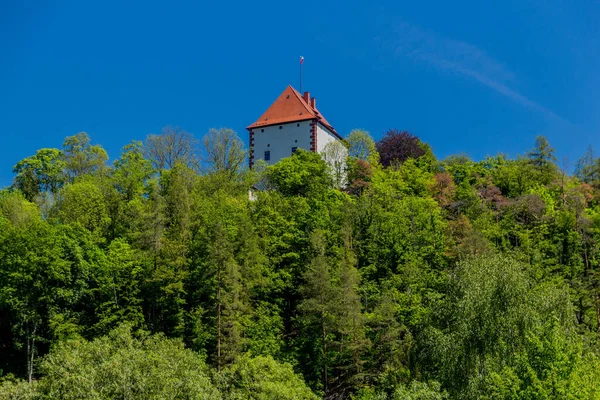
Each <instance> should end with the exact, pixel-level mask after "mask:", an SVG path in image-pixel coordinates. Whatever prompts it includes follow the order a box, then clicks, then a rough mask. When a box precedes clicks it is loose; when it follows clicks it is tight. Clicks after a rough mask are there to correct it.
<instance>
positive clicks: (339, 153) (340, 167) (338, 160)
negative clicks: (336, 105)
mask: <svg viewBox="0 0 600 400" xmlns="http://www.w3.org/2000/svg"><path fill="white" fill-rule="evenodd" d="M339 141H340V139H339V138H338V137H337V136H335V135H334V134H333V133H331V131H329V129H327V128H326V127H324V126H323V125H321V124H317V152H318V153H319V154H321V156H322V157H323V158H324V159H325V161H327V162H328V163H329V165H330V166H331V172H332V175H333V178H334V182H335V184H336V186H338V187H345V186H346V176H347V175H346V159H347V157H348V149H347V148H346V147H345V146H339V147H336V148H335V149H327V145H328V144H329V143H333V142H339ZM324 150H325V152H324ZM324 153H326V154H324Z"/></svg>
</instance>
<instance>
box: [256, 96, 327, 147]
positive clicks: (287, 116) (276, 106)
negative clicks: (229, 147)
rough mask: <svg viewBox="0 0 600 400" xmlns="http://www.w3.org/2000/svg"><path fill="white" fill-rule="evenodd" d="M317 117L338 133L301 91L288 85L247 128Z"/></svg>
mask: <svg viewBox="0 0 600 400" xmlns="http://www.w3.org/2000/svg"><path fill="white" fill-rule="evenodd" d="M309 119H317V120H318V122H320V123H321V124H322V125H324V126H325V127H327V129H329V130H331V131H332V132H333V133H335V134H336V135H337V132H336V131H335V129H334V128H333V126H331V124H330V123H329V122H327V120H326V119H325V118H324V117H323V116H322V115H321V113H320V112H319V111H317V109H316V108H313V107H312V106H311V105H310V104H309V103H308V102H307V101H306V100H304V98H303V97H302V95H301V94H300V93H298V92H297V91H296V90H295V89H294V88H293V87H292V86H288V87H287V88H286V89H285V90H284V91H283V93H281V95H279V97H278V98H277V100H275V101H274V102H273V104H271V106H270V107H269V108H268V109H267V111H265V112H264V113H263V115H261V116H260V118H259V119H257V120H256V122H254V123H253V124H252V125H249V126H248V127H247V129H254V128H259V127H264V126H269V125H278V124H286V123H289V122H297V121H305V120H309ZM338 136H339V135H338Z"/></svg>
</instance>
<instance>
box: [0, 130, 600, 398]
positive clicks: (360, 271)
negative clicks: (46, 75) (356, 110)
mask: <svg viewBox="0 0 600 400" xmlns="http://www.w3.org/2000/svg"><path fill="white" fill-rule="evenodd" d="M94 139H95V140H99V139H100V138H94ZM57 145H58V144H57ZM340 145H341V144H340ZM345 145H347V146H348V149H349V154H350V156H349V157H348V159H347V163H344V164H343V165H339V163H338V164H335V163H333V164H328V163H327V162H326V161H324V160H327V159H336V158H335V157H331V155H332V154H339V150H340V149H339V148H336V145H332V146H330V147H329V148H328V149H327V150H326V152H325V154H323V155H319V154H315V153H310V152H306V151H302V150H299V151H298V152H296V153H295V154H294V155H293V156H291V157H289V158H286V159H283V160H282V161H280V162H279V163H277V164H275V165H273V166H266V165H265V164H261V163H260V162H258V163H256V165H255V167H254V168H253V170H248V169H247V168H246V167H245V165H246V160H247V156H246V153H245V150H244V149H243V145H242V142H241V141H240V140H239V138H238V137H237V135H236V134H235V133H234V132H232V131H230V130H226V129H220V130H211V131H210V132H209V133H208V134H207V135H206V136H205V137H204V138H202V139H200V140H197V139H196V138H194V136H193V135H191V134H188V133H186V132H184V131H182V130H179V129H177V128H167V129H165V130H164V131H163V132H162V133H161V134H158V135H150V136H148V138H147V139H146V141H145V142H143V143H142V142H132V143H131V144H129V145H127V146H125V147H124V148H123V150H122V152H121V154H120V155H119V156H118V158H116V159H115V160H114V161H112V162H109V159H108V155H107V153H106V152H105V150H104V149H103V148H102V147H101V146H100V145H97V144H92V142H91V141H90V138H89V137H88V136H87V135H86V134H85V133H80V134H77V135H75V136H72V137H67V138H66V139H65V141H64V143H63V144H62V147H60V148H46V149H40V150H38V151H37V152H36V153H35V154H33V155H32V156H31V157H28V158H26V159H24V160H22V161H20V162H19V163H18V164H17V165H16V166H15V167H14V174H15V175H14V184H13V185H12V186H11V187H8V188H5V189H3V190H1V191H0V376H1V378H0V398H14V399H59V398H64V399H84V398H90V399H113V398H123V399H168V398H172V399H196V398H199V399H216V398H223V399H316V398H326V399H350V398H353V399H362V400H368V399H373V400H374V399H378V400H384V399H394V400H399V399H600V358H599V357H600V348H599V342H598V338H599V334H600V245H599V241H600V159H597V158H594V156H593V154H592V152H591V149H590V151H589V152H588V154H586V155H585V156H584V157H582V158H581V160H579V162H578V163H577V167H576V171H575V173H574V174H572V173H570V171H567V170H565V168H564V166H563V163H558V162H557V160H556V158H555V156H554V150H553V149H552V147H551V146H550V144H549V143H548V142H547V140H546V139H545V138H544V137H541V136H540V137H538V138H537V139H536V141H535V143H532V150H531V151H529V152H527V153H526V154H524V155H522V156H520V157H517V158H508V157H506V156H503V155H497V156H493V157H488V158H486V159H484V160H481V161H473V160H470V159H469V158H468V157H466V156H463V155H456V156H451V157H448V158H447V159H445V160H438V159H436V157H435V156H434V155H433V152H432V151H431V149H430V147H429V145H427V144H425V143H423V142H421V141H420V140H419V139H418V138H417V137H415V136H413V135H411V134H409V133H407V132H401V131H397V130H391V131H389V132H387V134H386V135H384V137H383V139H381V140H380V141H379V142H377V143H375V142H374V141H373V140H372V139H371V137H370V136H369V134H368V133H366V132H363V131H358V130H357V131H353V132H352V133H351V134H350V135H348V137H347V142H346V143H345Z"/></svg>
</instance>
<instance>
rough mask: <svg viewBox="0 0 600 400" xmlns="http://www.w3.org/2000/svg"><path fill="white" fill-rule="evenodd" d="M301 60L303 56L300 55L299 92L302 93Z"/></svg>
mask: <svg viewBox="0 0 600 400" xmlns="http://www.w3.org/2000/svg"><path fill="white" fill-rule="evenodd" d="M302 61H304V57H302V56H301V57H300V94H302Z"/></svg>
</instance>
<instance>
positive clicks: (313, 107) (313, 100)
mask: <svg viewBox="0 0 600 400" xmlns="http://www.w3.org/2000/svg"><path fill="white" fill-rule="evenodd" d="M310 106H311V107H312V109H313V110H316V109H317V98H316V97H313V98H312V99H310Z"/></svg>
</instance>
